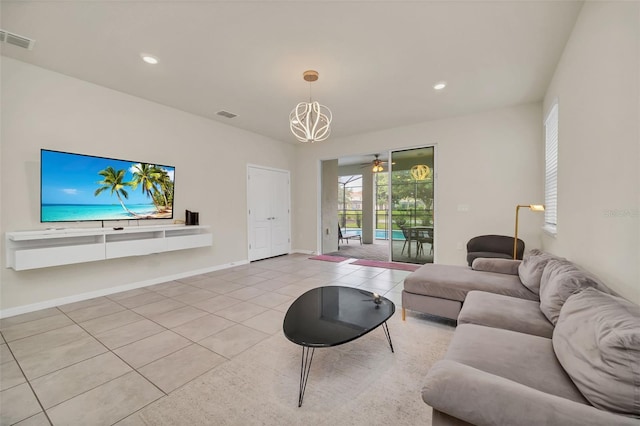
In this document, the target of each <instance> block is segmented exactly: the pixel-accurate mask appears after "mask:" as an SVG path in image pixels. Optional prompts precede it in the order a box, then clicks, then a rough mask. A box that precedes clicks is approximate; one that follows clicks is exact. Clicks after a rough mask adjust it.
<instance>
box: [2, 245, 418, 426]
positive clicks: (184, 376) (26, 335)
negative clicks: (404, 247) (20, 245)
mask: <svg viewBox="0 0 640 426" xmlns="http://www.w3.org/2000/svg"><path fill="white" fill-rule="evenodd" d="M308 257H309V256H306V255H299V254H298V255H295V254H294V255H289V256H282V257H278V258H274V259H267V260H263V261H259V262H254V263H251V264H248V265H243V266H239V267H234V268H231V269H225V270H220V271H215V272H212V273H208V274H203V275H197V276H192V277H188V278H185V279H181V280H178V281H171V282H167V283H162V284H158V285H154V286H149V287H145V288H140V289H135V290H130V291H126V292H122V293H117V294H112V295H109V296H106V297H99V298H96V299H91V300H85V301H82V302H77V303H71V304H68V305H63V306H58V307H55V308H50V309H44V310H41V311H37V312H32V313H28V314H24V315H19V316H15V317H10V318H6V319H2V320H0V335H1V338H0V426H4V425H14V424H16V425H21V426H26V425H30V426H37V425H51V424H53V425H112V424H117V423H118V422H120V421H123V423H126V422H127V420H126V418H127V417H128V416H129V415H131V414H132V413H134V412H136V411H138V410H140V409H141V408H143V407H145V406H146V405H148V404H150V403H152V402H154V401H156V400H158V399H160V398H168V397H169V396H170V394H171V392H173V391H175V390H176V389H178V388H180V387H181V386H183V385H185V384H186V383H188V382H189V381H191V380H194V379H195V378H197V377H199V376H200V375H202V374H204V373H206V372H208V371H209V370H211V369H214V368H216V367H217V366H219V365H221V364H222V363H224V362H227V361H228V360H230V359H232V358H233V357H234V356H236V355H238V354H240V353H241V352H243V351H245V350H246V349H248V348H250V347H251V346H253V345H255V344H256V343H258V342H260V341H262V340H263V339H265V338H267V337H269V336H270V335H273V334H275V333H279V332H281V330H282V321H283V318H284V314H285V312H286V311H287V308H288V307H289V305H290V304H291V302H293V300H294V299H295V298H296V297H298V296H299V295H301V294H302V293H304V292H305V291H307V290H309V289H311V288H314V287H318V286H323V285H344V286H352V287H359V288H363V289H366V290H369V291H375V292H377V293H380V294H383V295H385V297H387V298H389V299H391V300H392V301H393V302H394V303H396V305H397V306H398V308H399V307H400V300H401V292H402V282H403V280H404V277H405V276H406V275H408V272H405V271H397V270H389V269H380V268H370V267H361V266H355V265H350V264H348V262H349V261H346V262H342V263H330V262H322V261H316V260H309V259H308Z"/></svg>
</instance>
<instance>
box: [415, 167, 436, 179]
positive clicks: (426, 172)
mask: <svg viewBox="0 0 640 426" xmlns="http://www.w3.org/2000/svg"><path fill="white" fill-rule="evenodd" d="M430 176H431V169H430V168H429V166H427V165H426V164H417V165H415V166H413V167H411V177H412V178H414V179H415V180H425V179H427V178H428V177H430Z"/></svg>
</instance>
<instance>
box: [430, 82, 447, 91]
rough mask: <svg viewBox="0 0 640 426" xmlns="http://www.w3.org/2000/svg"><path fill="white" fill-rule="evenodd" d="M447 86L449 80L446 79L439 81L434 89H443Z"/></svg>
mask: <svg viewBox="0 0 640 426" xmlns="http://www.w3.org/2000/svg"><path fill="white" fill-rule="evenodd" d="M445 87H447V82H446V81H439V82H437V83H436V84H434V85H433V89H434V90H442V89H444V88H445Z"/></svg>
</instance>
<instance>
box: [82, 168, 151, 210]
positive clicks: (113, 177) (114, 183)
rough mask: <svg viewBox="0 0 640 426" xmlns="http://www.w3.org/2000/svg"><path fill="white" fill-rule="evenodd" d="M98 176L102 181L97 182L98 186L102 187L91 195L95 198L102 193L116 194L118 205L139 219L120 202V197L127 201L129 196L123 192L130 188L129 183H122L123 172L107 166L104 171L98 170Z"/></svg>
mask: <svg viewBox="0 0 640 426" xmlns="http://www.w3.org/2000/svg"><path fill="white" fill-rule="evenodd" d="M98 174H99V175H100V176H102V180H101V181H100V182H98V185H102V186H101V187H100V188H98V189H96V192H95V193H94V194H93V195H94V196H96V197H97V196H98V195H100V194H101V193H102V192H104V191H107V190H110V191H111V195H113V194H114V193H115V194H116V197H118V201H120V205H121V206H122V208H123V209H125V211H126V212H127V213H129V214H130V215H132V216H135V217H140V216H139V215H137V214H135V213H134V212H132V211H131V210H129V209H128V208H127V206H125V205H124V202H123V201H122V197H124V198H125V199H129V194H128V193H127V191H126V190H125V187H127V186H131V182H124V181H123V180H124V174H125V171H124V170H118V171H116V170H115V169H114V168H113V167H111V166H109V167H107V168H106V169H104V170H100V171H99V172H98ZM121 196H122V197H121Z"/></svg>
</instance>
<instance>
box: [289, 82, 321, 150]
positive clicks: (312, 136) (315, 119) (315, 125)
mask: <svg viewBox="0 0 640 426" xmlns="http://www.w3.org/2000/svg"><path fill="white" fill-rule="evenodd" d="M302 78H304V80H305V81H308V82H309V102H300V103H299V104H298V105H296V107H295V108H294V109H293V111H291V114H289V127H290V128H291V133H293V135H294V136H295V137H296V139H298V140H299V141H300V142H320V141H323V140H325V139H327V138H328V137H329V134H330V133H331V127H330V125H331V118H332V117H331V111H330V110H329V108H327V107H326V106H324V105H320V104H319V103H318V102H312V101H311V83H312V82H314V81H316V80H318V71H313V70H309V71H305V72H304V73H303V74H302Z"/></svg>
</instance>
